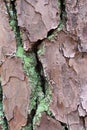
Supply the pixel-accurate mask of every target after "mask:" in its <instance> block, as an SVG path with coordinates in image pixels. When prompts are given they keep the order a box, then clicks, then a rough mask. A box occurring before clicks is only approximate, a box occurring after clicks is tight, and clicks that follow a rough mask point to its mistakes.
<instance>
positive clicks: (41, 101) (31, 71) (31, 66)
mask: <svg viewBox="0 0 87 130" xmlns="http://www.w3.org/2000/svg"><path fill="white" fill-rule="evenodd" d="M8 10H9V15H10V22H9V23H10V26H11V27H12V30H13V31H14V34H15V38H16V41H17V51H16V56H17V57H19V58H21V60H22V63H23V69H24V72H25V73H26V75H27V76H28V79H29V84H30V86H31V96H30V104H29V114H31V111H32V110H36V114H35V115H34V117H33V119H32V124H28V125H27V126H25V127H23V128H22V130H32V128H33V127H34V128H35V125H36V124H37V122H38V121H39V120H40V117H41V114H42V113H43V112H44V111H45V112H47V111H48V113H49V104H50V101H51V91H50V89H49V85H48V84H47V83H46V85H45V87H46V90H45V91H46V92H45V94H44V92H43V90H42V82H41V77H40V72H38V71H37V70H36V66H37V59H36V54H35V53H34V52H33V51H30V52H25V51H24V49H23V46H22V38H21V35H22V34H21V33H20V29H19V27H18V22H17V14H16V10H15V8H14V7H13V6H12V5H10V6H9V7H8ZM43 53H44V47H42V48H41V49H39V51H38V54H43ZM32 125H33V126H32Z"/></svg>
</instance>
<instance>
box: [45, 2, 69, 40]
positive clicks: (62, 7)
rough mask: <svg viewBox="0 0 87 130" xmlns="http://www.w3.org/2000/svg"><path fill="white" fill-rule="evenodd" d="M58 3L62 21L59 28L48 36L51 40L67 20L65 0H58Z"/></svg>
mask: <svg viewBox="0 0 87 130" xmlns="http://www.w3.org/2000/svg"><path fill="white" fill-rule="evenodd" d="M57 3H58V8H59V9H60V21H59V24H58V26H57V28H56V29H55V30H54V31H53V33H51V35H48V37H47V38H48V40H50V41H51V40H53V39H55V37H56V35H57V33H58V32H60V31H61V30H63V28H64V26H65V24H66V21H67V14H66V10H65V0H58V1H57Z"/></svg>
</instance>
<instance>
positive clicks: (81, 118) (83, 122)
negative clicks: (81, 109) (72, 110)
mask: <svg viewBox="0 0 87 130" xmlns="http://www.w3.org/2000/svg"><path fill="white" fill-rule="evenodd" d="M84 118H85V117H80V120H81V122H82V125H83V127H84V128H83V129H84V130H86V126H85V119H84Z"/></svg>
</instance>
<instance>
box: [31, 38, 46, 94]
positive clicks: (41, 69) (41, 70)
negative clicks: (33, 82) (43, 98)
mask: <svg viewBox="0 0 87 130" xmlns="http://www.w3.org/2000/svg"><path fill="white" fill-rule="evenodd" d="M42 41H43V40H38V41H37V42H36V43H35V44H34V46H33V48H32V50H33V52H34V53H35V56H36V60H37V65H36V71H37V73H38V74H39V76H40V80H41V87H42V91H43V93H44V95H45V92H46V88H45V82H46V79H45V77H44V72H43V66H42V63H41V61H40V60H39V58H38V54H37V51H38V46H39V45H40V44H41V43H42Z"/></svg>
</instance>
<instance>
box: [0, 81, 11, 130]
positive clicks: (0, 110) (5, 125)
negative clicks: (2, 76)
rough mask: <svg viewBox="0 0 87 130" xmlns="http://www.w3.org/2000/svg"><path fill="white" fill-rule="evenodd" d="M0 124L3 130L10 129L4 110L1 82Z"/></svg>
mask: <svg viewBox="0 0 87 130" xmlns="http://www.w3.org/2000/svg"><path fill="white" fill-rule="evenodd" d="M0 125H1V128H2V129H3V130H9V128H8V122H7V119H6V117H5V114H4V112H3V90H2V86H1V82H0Z"/></svg>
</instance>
